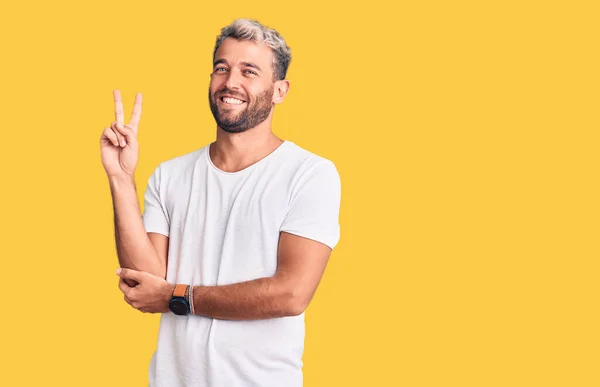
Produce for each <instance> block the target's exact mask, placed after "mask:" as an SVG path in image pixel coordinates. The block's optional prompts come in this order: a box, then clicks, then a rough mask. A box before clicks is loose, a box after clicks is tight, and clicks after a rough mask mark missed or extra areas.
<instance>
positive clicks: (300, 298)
mask: <svg viewBox="0 0 600 387" xmlns="http://www.w3.org/2000/svg"><path fill="white" fill-rule="evenodd" d="M309 302H310V298H309V297H308V296H307V295H306V294H304V293H303V292H290V293H288V294H287V296H286V302H285V316H287V317H292V316H299V315H301V314H302V313H304V311H305V310H306V308H307V307H308V304H309Z"/></svg>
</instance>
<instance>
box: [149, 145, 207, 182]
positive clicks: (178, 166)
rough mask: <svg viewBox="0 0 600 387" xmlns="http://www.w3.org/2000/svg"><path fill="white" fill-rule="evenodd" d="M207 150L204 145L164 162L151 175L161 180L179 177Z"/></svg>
mask: <svg viewBox="0 0 600 387" xmlns="http://www.w3.org/2000/svg"><path fill="white" fill-rule="evenodd" d="M207 148H208V145H205V146H203V147H201V148H198V149H195V150H193V151H191V152H188V153H185V154H183V155H180V156H176V157H173V158H170V159H167V160H164V161H162V162H160V163H159V164H158V165H157V166H156V167H155V168H154V172H153V175H157V176H162V177H163V178H166V177H172V176H175V175H179V174H181V173H182V172H185V171H187V170H188V169H189V167H191V166H193V165H194V164H195V163H196V162H197V161H198V159H199V158H200V157H202V155H204V152H205V151H206V149H207Z"/></svg>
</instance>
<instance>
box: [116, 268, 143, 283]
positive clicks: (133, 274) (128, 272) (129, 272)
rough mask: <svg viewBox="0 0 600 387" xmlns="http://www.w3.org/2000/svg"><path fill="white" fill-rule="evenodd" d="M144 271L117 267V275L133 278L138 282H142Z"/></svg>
mask: <svg viewBox="0 0 600 387" xmlns="http://www.w3.org/2000/svg"><path fill="white" fill-rule="evenodd" d="M142 274H143V273H142V272H140V271H137V270H133V269H127V268H121V267H120V268H118V269H117V275H118V276H119V277H121V278H123V279H131V280H134V281H136V282H138V283H140V282H141V281H140V280H141V278H142Z"/></svg>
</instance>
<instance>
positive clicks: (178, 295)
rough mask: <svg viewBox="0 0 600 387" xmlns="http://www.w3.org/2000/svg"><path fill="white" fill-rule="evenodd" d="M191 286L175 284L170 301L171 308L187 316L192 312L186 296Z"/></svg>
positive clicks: (178, 313)
mask: <svg viewBox="0 0 600 387" xmlns="http://www.w3.org/2000/svg"><path fill="white" fill-rule="evenodd" d="M189 286H190V285H182V284H179V285H175V290H173V295H172V296H171V301H169V309H171V312H173V313H175V314H176V315H179V316H187V315H188V314H189V313H190V303H189V302H188V300H187V298H186V297H185V295H186V293H187V289H188V287H189Z"/></svg>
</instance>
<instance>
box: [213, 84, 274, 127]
mask: <svg viewBox="0 0 600 387" xmlns="http://www.w3.org/2000/svg"><path fill="white" fill-rule="evenodd" d="M273 90H274V88H273V86H271V88H270V89H267V90H265V91H263V92H262V93H260V94H257V95H255V96H252V98H248V97H245V96H243V97H242V96H240V97H241V98H242V99H243V100H245V101H246V102H245V104H246V107H245V108H244V109H240V111H238V112H236V111H235V110H237V109H238V108H236V107H232V108H231V109H228V108H227V107H224V106H223V105H220V106H219V105H217V103H218V102H217V99H218V98H220V97H221V95H223V94H229V95H232V96H234V97H236V96H238V95H239V94H238V93H234V92H231V90H229V89H223V90H220V91H218V92H215V94H214V95H211V94H210V87H209V88H208V102H209V104H210V111H211V112H212V114H213V117H215V121H216V122H217V125H218V126H219V128H221V129H223V130H224V131H226V132H227V133H241V132H245V131H246V130H248V129H252V128H254V127H256V126H258V125H259V124H260V123H261V122H263V121H264V120H266V119H267V117H269V114H270V113H271V109H272V107H273V103H272V100H273ZM217 96H218V97H217Z"/></svg>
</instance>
